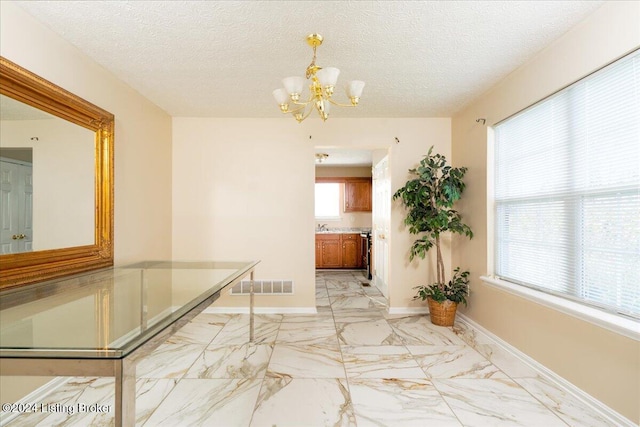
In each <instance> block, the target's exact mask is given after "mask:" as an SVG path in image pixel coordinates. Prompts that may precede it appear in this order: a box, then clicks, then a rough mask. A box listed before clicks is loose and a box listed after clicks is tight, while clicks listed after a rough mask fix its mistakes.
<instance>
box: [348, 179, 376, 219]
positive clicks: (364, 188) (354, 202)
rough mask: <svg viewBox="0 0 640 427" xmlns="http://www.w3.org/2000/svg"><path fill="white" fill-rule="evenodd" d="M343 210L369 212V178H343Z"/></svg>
mask: <svg viewBox="0 0 640 427" xmlns="http://www.w3.org/2000/svg"><path fill="white" fill-rule="evenodd" d="M344 211H345V212H371V179H369V178H351V179H349V178H347V179H346V180H345V182H344Z"/></svg>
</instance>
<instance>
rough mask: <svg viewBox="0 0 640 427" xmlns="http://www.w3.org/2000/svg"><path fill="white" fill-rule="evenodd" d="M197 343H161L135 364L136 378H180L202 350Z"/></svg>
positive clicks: (201, 346) (203, 347)
mask: <svg viewBox="0 0 640 427" xmlns="http://www.w3.org/2000/svg"><path fill="white" fill-rule="evenodd" d="M204 349H205V346H204V345H198V344H162V345H160V346H159V347H158V348H157V349H156V350H155V351H153V352H152V353H151V354H150V355H148V356H147V357H145V358H144V359H142V360H141V361H140V362H139V363H138V365H137V366H136V377H137V378H182V376H183V375H184V374H185V373H186V372H187V370H189V368H190V367H191V365H192V364H193V362H195V361H196V359H197V358H198V357H199V356H200V354H201V353H202V352H203V351H204Z"/></svg>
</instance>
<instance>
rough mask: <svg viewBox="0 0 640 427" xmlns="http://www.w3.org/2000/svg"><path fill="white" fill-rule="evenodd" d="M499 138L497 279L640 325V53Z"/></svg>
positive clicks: (504, 128)
mask: <svg viewBox="0 0 640 427" xmlns="http://www.w3.org/2000/svg"><path fill="white" fill-rule="evenodd" d="M494 131H495V132H494V135H495V139H494V144H495V151H494V162H495V175H494V218H495V224H494V225H495V262H494V272H495V276H496V277H497V278H498V279H501V280H504V281H507V282H511V283H515V284H517V285H522V286H525V287H528V288H534V289H536V290H539V291H542V292H546V293H549V294H553V295H557V296H561V297H562V298H567V299H571V300H574V301H578V302H579V303H581V304H586V305H589V306H595V307H597V308H600V309H604V310H606V311H609V312H612V313H616V314H617V315H624V316H629V317H632V318H640V286H639V285H638V284H639V283H640V51H635V52H634V53H632V54H630V55H627V56H626V57H624V58H622V59H620V60H618V61H616V62H614V63H612V64H611V65H609V66H607V67H605V68H603V69H601V70H599V71H597V72H596V73H593V74H591V75H589V76H588V77H586V78H584V79H582V80H580V81H578V82H576V83H574V84H572V85H571V86H569V87H567V88H565V89H563V90H562V91H560V92H558V93H556V94H554V95H552V96H551V97H549V98H546V99H544V100H542V101H540V102H538V103H537V104H535V105H533V106H531V107H529V108H528V109H526V110H524V111H523V112H521V113H518V114H517V115H515V116H513V117H511V118H509V119H507V120H505V121H503V122H501V123H499V124H498V125H496V126H495V128H494Z"/></svg>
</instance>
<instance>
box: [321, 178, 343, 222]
mask: <svg viewBox="0 0 640 427" xmlns="http://www.w3.org/2000/svg"><path fill="white" fill-rule="evenodd" d="M340 185H341V184H339V183H336V182H322V183H316V191H315V193H316V209H315V210H316V218H321V219H337V218H339V217H340Z"/></svg>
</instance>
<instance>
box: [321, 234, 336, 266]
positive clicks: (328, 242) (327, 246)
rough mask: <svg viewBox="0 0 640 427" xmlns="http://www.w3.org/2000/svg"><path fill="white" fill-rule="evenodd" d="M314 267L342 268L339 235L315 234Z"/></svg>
mask: <svg viewBox="0 0 640 427" xmlns="http://www.w3.org/2000/svg"><path fill="white" fill-rule="evenodd" d="M318 243H319V244H320V245H319V247H318ZM318 255H319V259H318ZM316 267H317V268H342V242H341V241H340V234H316Z"/></svg>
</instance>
